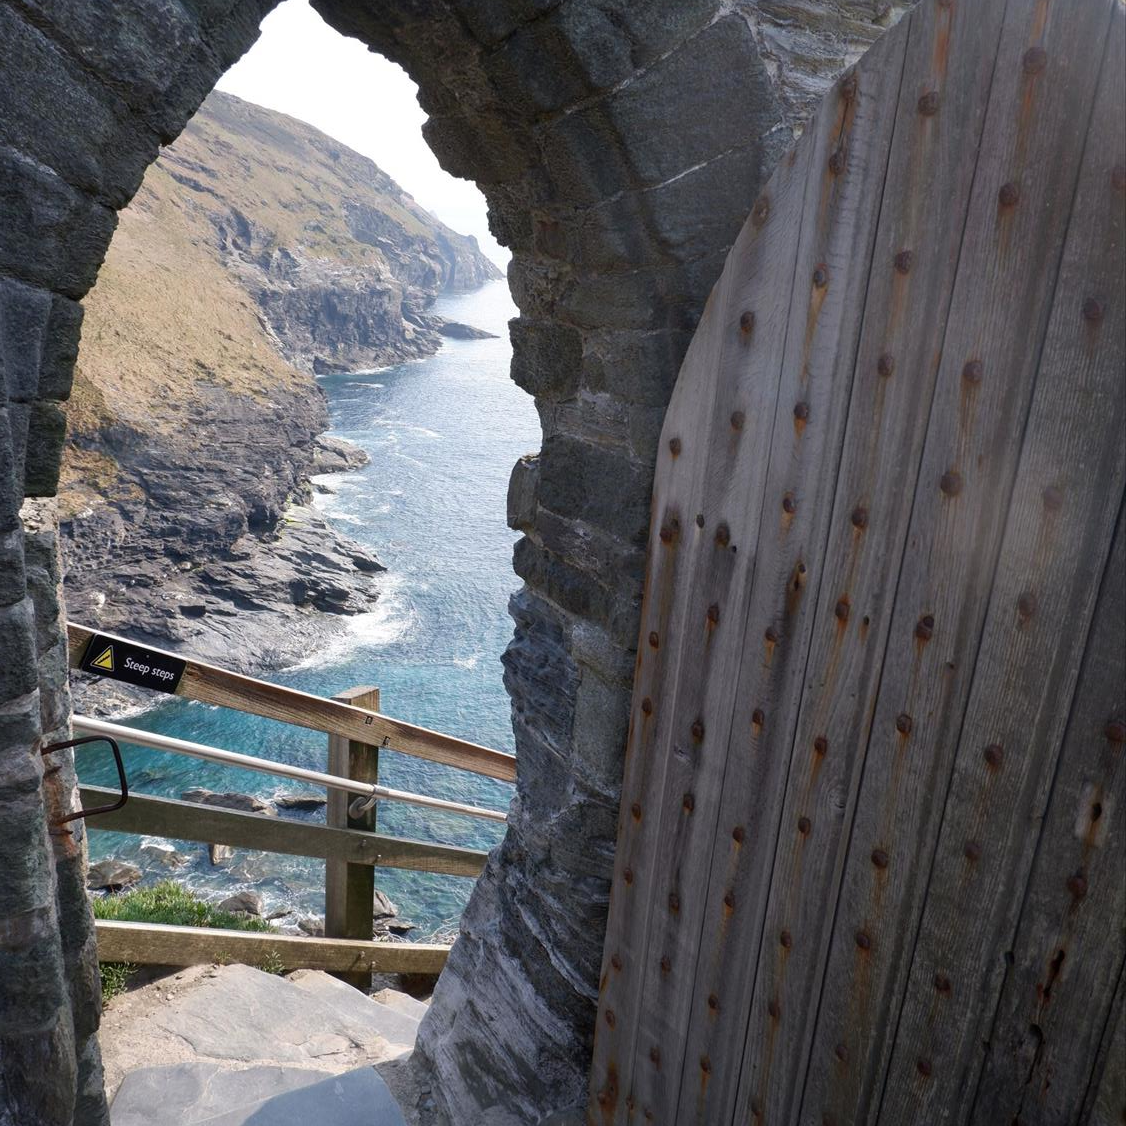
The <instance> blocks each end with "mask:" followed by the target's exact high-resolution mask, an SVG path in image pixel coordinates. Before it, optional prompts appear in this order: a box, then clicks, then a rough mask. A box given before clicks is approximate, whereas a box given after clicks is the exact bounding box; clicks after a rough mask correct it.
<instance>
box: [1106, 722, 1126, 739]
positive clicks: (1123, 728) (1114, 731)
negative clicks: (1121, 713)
mask: <svg viewBox="0 0 1126 1126" xmlns="http://www.w3.org/2000/svg"><path fill="white" fill-rule="evenodd" d="M1103 734H1104V735H1105V736H1106V737H1107V738H1108V739H1109V740H1110V741H1111V742H1112V743H1126V723H1123V722H1122V720H1120V719H1112V720H1111V721H1110V722H1109V723H1108V724H1107V725H1106V727H1105V728H1103Z"/></svg>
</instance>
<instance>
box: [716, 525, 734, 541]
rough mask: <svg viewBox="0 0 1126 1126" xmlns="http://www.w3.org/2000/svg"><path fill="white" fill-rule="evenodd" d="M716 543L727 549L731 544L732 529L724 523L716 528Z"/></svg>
mask: <svg viewBox="0 0 1126 1126" xmlns="http://www.w3.org/2000/svg"><path fill="white" fill-rule="evenodd" d="M715 542H716V543H717V544H718V545H719V546H720V547H726V546H727V545H728V544H729V543H730V542H731V529H730V528H729V527H728V526H727V524H726V523H725V522H723V521H720V523H719V524H718V525H717V526H716V530H715Z"/></svg>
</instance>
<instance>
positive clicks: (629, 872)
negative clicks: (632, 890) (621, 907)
mask: <svg viewBox="0 0 1126 1126" xmlns="http://www.w3.org/2000/svg"><path fill="white" fill-rule="evenodd" d="M622 879H623V880H625V882H626V883H627V884H632V883H633V869H632V868H627V869H626V870H625V871H624V872H623V873H622Z"/></svg>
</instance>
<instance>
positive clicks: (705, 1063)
mask: <svg viewBox="0 0 1126 1126" xmlns="http://www.w3.org/2000/svg"><path fill="white" fill-rule="evenodd" d="M711 1069H712V1061H711V1060H710V1059H708V1057H707V1056H701V1057H700V1070H701V1071H702V1072H703V1073H704V1074H705V1075H707V1074H708V1073H709V1072H710V1071H711Z"/></svg>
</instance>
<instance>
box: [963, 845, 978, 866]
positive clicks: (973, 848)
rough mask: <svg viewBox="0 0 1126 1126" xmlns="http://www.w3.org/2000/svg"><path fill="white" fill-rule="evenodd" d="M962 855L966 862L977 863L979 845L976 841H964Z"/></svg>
mask: <svg viewBox="0 0 1126 1126" xmlns="http://www.w3.org/2000/svg"><path fill="white" fill-rule="evenodd" d="M962 853H963V855H964V856H965V858H966V859H967V860H973V861H978V860H980V859H981V845H980V844H979V843H978V842H977V841H966V843H965V845H964V847H963V848H962Z"/></svg>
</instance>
